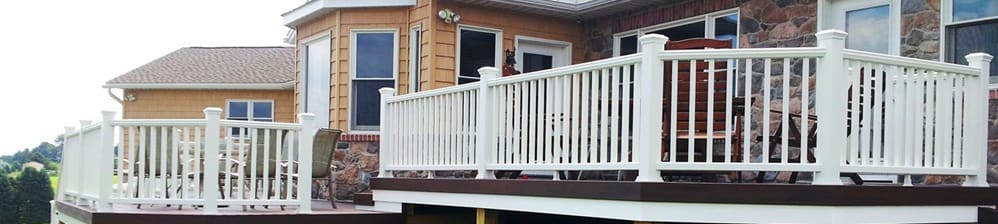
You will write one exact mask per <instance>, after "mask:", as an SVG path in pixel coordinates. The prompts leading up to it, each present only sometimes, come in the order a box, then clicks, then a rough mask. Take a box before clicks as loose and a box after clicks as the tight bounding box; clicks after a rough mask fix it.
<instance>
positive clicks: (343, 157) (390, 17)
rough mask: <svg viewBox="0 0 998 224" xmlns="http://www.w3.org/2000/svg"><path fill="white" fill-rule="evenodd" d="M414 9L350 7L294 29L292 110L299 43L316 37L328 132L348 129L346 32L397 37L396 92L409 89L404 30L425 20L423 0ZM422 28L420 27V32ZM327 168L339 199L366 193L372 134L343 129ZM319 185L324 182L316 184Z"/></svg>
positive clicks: (372, 172)
mask: <svg viewBox="0 0 998 224" xmlns="http://www.w3.org/2000/svg"><path fill="white" fill-rule="evenodd" d="M419 3H420V5H422V6H421V7H420V6H417V7H413V8H401V7H394V8H356V9H341V10H336V11H333V12H330V13H328V14H326V15H323V16H321V17H319V18H317V19H314V20H311V21H309V22H307V23H304V24H302V25H301V26H299V27H298V28H297V32H298V34H297V37H298V44H297V45H298V47H297V48H296V49H297V53H296V56H295V61H296V66H295V67H296V72H295V74H296V77H297V78H296V79H295V80H296V84H295V91H294V93H295V99H296V100H295V102H296V103H295V105H294V108H295V111H301V108H302V107H301V105H300V103H301V90H302V88H301V80H302V69H301V68H302V66H303V63H304V61H302V59H303V58H302V51H301V49H303V47H304V44H305V43H306V42H305V41H309V40H312V39H314V38H315V37H317V36H322V35H328V36H329V37H328V38H330V62H329V63H330V66H329V68H330V74H329V76H330V77H329V80H330V86H329V88H330V91H329V95H330V103H329V105H330V109H329V113H330V114H329V119H330V123H329V124H328V125H329V127H330V128H336V129H341V130H350V129H349V127H350V123H349V122H350V121H349V117H350V111H349V106H350V93H351V90H350V81H351V75H350V74H351V73H350V60H351V59H350V49H349V47H350V41H351V40H350V35H351V31H352V30H364V29H390V30H395V31H396V32H397V34H398V45H399V46H398V47H399V51H398V57H399V60H398V61H396V62H394V63H398V76H397V77H396V79H395V81H396V89H398V90H400V94H404V93H406V91H407V90H408V89H409V81H408V80H409V68H408V67H407V66H408V64H409V63H408V61H409V44H408V43H409V29H410V27H411V26H410V24H411V23H410V18H416V21H417V22H418V21H420V20H421V19H420V18H429V15H423V14H427V13H429V10H426V8H428V7H429V1H428V0H420V1H419ZM424 29H425V28H424ZM340 142H341V144H338V146H337V149H336V152H335V156H334V157H335V158H334V162H333V164H334V165H336V166H337V170H336V175H337V180H336V181H337V185H338V186H337V193H336V197H337V198H340V199H352V198H353V194H354V193H356V192H363V191H366V190H368V189H369V188H368V184H369V181H368V180H369V178H370V177H374V176H377V171H378V166H377V164H378V162H377V161H378V147H377V136H373V135H357V134H351V133H350V132H349V131H347V132H346V134H345V135H344V136H342V137H341V138H340ZM316 186H320V187H323V188H324V187H325V186H326V185H325V184H316ZM317 192H321V193H319V194H320V196H321V197H323V198H328V195H326V193H325V192H327V191H326V190H325V189H318V188H317Z"/></svg>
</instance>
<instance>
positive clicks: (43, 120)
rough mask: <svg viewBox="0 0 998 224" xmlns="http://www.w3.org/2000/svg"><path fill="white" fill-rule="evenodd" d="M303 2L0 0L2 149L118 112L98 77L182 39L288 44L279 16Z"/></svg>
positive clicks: (4, 152)
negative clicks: (110, 112) (285, 42)
mask: <svg viewBox="0 0 998 224" xmlns="http://www.w3.org/2000/svg"><path fill="white" fill-rule="evenodd" d="M304 2H305V1H304V0H157V1H145V0H87V1H78V0H45V1H38V0H26V1H21V0H4V1H0V29H2V30H3V32H0V45H2V46H0V80H2V81H0V97H2V98H0V101H2V105H3V106H2V107H0V115H2V116H0V119H2V120H0V124H2V125H0V155H8V154H12V153H14V152H15V151H17V150H21V149H24V148H33V147H34V146H36V145H38V144H39V143H41V142H42V141H49V142H52V141H53V139H55V137H56V136H57V135H59V134H61V133H63V127H65V126H75V125H79V120H81V119H90V120H99V119H100V111H101V110H114V111H119V112H120V111H121V106H120V105H119V104H118V103H117V102H115V101H114V100H112V99H111V97H109V96H108V95H107V90H105V89H103V88H101V86H102V85H103V84H104V82H106V81H107V80H110V79H111V78H114V77H116V76H118V75H121V74H124V73H125V72H128V71H130V70H132V69H134V68H136V67H139V66H141V65H143V64H145V63H147V62H149V61H152V60H154V59H156V58H159V57H160V56H163V55H166V54H167V53H170V52H172V51H174V50H177V49H179V48H181V47H189V46H278V45H284V44H283V43H282V38H284V36H285V35H286V34H287V31H288V29H287V28H286V27H284V26H283V24H282V19H281V17H280V14H281V13H284V12H286V11H288V10H290V9H293V8H294V7H297V6H298V5H300V4H302V3H304ZM119 116H120V114H119Z"/></svg>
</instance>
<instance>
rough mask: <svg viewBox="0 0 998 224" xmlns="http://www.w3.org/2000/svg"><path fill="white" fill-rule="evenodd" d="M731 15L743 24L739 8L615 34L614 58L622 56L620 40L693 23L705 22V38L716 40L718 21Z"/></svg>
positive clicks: (739, 33) (739, 29)
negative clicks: (736, 16) (715, 28)
mask: <svg viewBox="0 0 998 224" xmlns="http://www.w3.org/2000/svg"><path fill="white" fill-rule="evenodd" d="M730 15H738V21H735V22H736V24H741V20H742V16H741V10H740V9H739V8H732V9H725V10H720V11H715V12H711V13H706V14H702V15H698V16H694V17H689V18H683V19H678V20H673V21H669V22H665V23H659V24H655V25H651V26H646V27H642V28H637V29H632V30H628V31H623V32H619V33H616V34H613V56H614V57H617V56H620V40H621V39H623V38H624V37H628V36H631V35H637V37H639V38H640V37H641V36H642V35H645V33H648V32H652V31H656V30H661V29H668V28H673V27H678V26H682V25H688V24H692V23H696V22H704V26H703V27H704V38H715V37H716V36H715V35H716V34H715V30H714V27H715V22H716V21H717V20H716V19H717V18H720V17H725V16H730ZM736 27H737V29H738V31H736V32H737V33H738V35H739V36H740V35H741V31H742V28H741V25H738V26H736ZM732 41H738V39H737V38H736V39H734V40H732ZM637 51H638V52H641V43H638V48H637Z"/></svg>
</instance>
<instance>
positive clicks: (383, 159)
mask: <svg viewBox="0 0 998 224" xmlns="http://www.w3.org/2000/svg"><path fill="white" fill-rule="evenodd" d="M378 92H379V93H381V117H380V119H381V129H379V131H378V132H379V134H380V135H379V136H380V138H379V140H378V141H379V143H378V145H379V146H378V147H379V148H380V149H379V150H378V161H380V162H379V164H378V177H380V178H390V177H393V175H392V173H391V171H390V170H388V169H387V165H389V164H392V163H394V162H395V158H393V157H392V156H391V155H392V153H394V152H395V150H396V149H393V148H391V144H390V142H389V141H394V137H395V136H393V135H391V134H390V131H394V130H389V129H392V128H396V127H395V124H392V123H391V122H389V121H390V119H388V116H389V115H388V113H390V112H389V111H388V98H391V97H393V96H395V89H394V88H381V89H378Z"/></svg>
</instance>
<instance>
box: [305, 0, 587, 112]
mask: <svg viewBox="0 0 998 224" xmlns="http://www.w3.org/2000/svg"><path fill="white" fill-rule="evenodd" d="M444 8H449V9H451V10H454V11H455V12H457V13H458V14H460V15H461V22H460V23H461V24H467V25H473V26H481V27H488V28H494V29H500V30H502V31H503V37H502V39H503V46H502V47H503V49H506V48H512V47H513V46H514V41H515V38H516V36H517V35H522V36H530V37H538V38H545V39H552V40H560V41H565V42H571V43H572V46H573V49H572V63H579V62H582V58H583V57H582V55H583V44H582V37H581V36H582V33H583V32H582V25H581V24H579V23H576V22H575V21H571V20H566V19H557V18H552V17H546V16H541V15H534V14H525V13H514V12H508V11H503V10H496V9H488V8H482V7H477V6H468V5H464V4H460V3H454V2H452V1H446V0H418V1H417V2H416V5H415V6H411V7H386V8H348V9H338V10H333V11H331V12H328V13H326V14H325V15H322V16H319V17H317V18H315V19H313V20H310V21H308V22H305V23H303V24H301V25H300V26H298V27H297V32H298V35H297V36H298V40H297V41H298V44H297V45H298V47H297V49H298V50H297V51H298V52H297V53H296V56H295V58H296V59H295V62H296V66H295V70H296V72H295V74H296V77H297V78H296V82H295V93H294V97H295V99H296V100H295V104H294V108H295V111H300V110H301V105H298V104H299V103H300V102H299V101H301V98H300V97H301V95H300V94H301V80H302V77H301V75H302V73H301V67H302V57H301V56H302V55H301V49H303V47H304V41H307V40H311V38H314V37H316V36H320V35H323V34H324V33H325V34H332V35H331V36H330V39H331V40H330V41H331V42H330V48H331V49H330V55H331V56H330V79H329V80H330V93H329V94H330V102H329V105H330V109H329V114H330V115H329V119H330V123H329V126H330V127H333V128H338V129H343V130H349V126H350V125H349V124H350V123H349V119H350V110H349V107H350V103H351V102H350V92H351V91H350V80H351V77H350V49H349V47H350V41H351V40H350V34H351V30H355V29H392V30H396V31H397V32H398V48H399V51H398V56H399V60H398V61H397V62H395V63H398V76H397V77H396V80H395V81H396V89H397V90H398V94H407V93H408V92H409V85H410V83H409V66H410V65H409V61H410V60H409V32H410V30H411V28H412V27H413V26H415V25H420V26H421V27H422V30H423V34H422V35H423V36H422V39H421V40H422V41H421V43H420V47H421V48H422V51H421V53H420V57H422V60H421V61H422V63H421V66H420V68H419V69H420V71H421V72H422V76H421V77H420V80H419V85H420V89H421V90H429V89H436V88H442V87H447V86H452V85H454V84H455V83H456V82H455V78H456V75H455V70H454V67H455V63H456V62H457V60H456V57H455V55H456V51H457V49H456V48H455V46H456V39H457V36H456V35H457V33H456V29H457V25H456V24H446V23H444V22H443V21H442V20H440V19H439V18H437V11H439V10H440V9H444Z"/></svg>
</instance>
